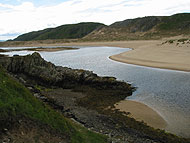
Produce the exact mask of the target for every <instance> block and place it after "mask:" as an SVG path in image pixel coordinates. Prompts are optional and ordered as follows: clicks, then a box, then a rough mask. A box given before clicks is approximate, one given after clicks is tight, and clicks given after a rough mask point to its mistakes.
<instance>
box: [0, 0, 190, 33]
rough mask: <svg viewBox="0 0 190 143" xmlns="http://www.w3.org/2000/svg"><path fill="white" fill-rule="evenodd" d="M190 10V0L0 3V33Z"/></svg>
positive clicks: (109, 22) (107, 22) (104, 21)
mask: <svg viewBox="0 0 190 143" xmlns="http://www.w3.org/2000/svg"><path fill="white" fill-rule="evenodd" d="M180 12H190V1H189V0H106V1H102V0H69V1H66V2H62V3H60V4H57V5H54V6H40V7H36V6H35V5H34V4H33V3H31V2H24V3H22V4H21V5H17V6H14V5H8V4H1V3H0V19H1V22H0V29H1V30H0V35H2V34H6V33H9V34H10V33H25V32H29V31H34V30H40V29H44V28H47V27H51V26H58V25H62V24H69V23H78V22H87V21H92V22H102V23H105V24H111V23H113V22H115V21H120V20H124V19H128V18H135V17H142V16H150V15H171V14H175V13H180Z"/></svg>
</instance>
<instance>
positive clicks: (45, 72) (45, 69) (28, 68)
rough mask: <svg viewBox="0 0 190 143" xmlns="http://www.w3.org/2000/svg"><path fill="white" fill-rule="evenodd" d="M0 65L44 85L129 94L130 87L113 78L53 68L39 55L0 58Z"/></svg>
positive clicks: (84, 71)
mask: <svg viewBox="0 0 190 143" xmlns="http://www.w3.org/2000/svg"><path fill="white" fill-rule="evenodd" d="M0 65H2V66H3V67H4V68H5V69H6V70H7V71H9V72H12V73H15V74H24V75H27V76H29V77H32V78H34V79H35V80H38V81H39V82H42V83H45V84H46V85H47V84H48V85H51V86H53V85H56V86H57V85H58V86H60V87H63V88H71V87H73V86H75V85H90V86H93V87H96V88H99V89H107V88H112V89H116V88H117V89H122V90H126V92H131V86H130V85H129V84H127V83H125V82H121V81H117V80H116V78H114V77H99V76H97V74H94V73H93V72H92V71H87V70H81V69H71V68H67V67H60V66H55V65H54V64H52V63H50V62H47V61H45V60H44V59H43V58H42V57H41V56H40V54H39V53H37V52H35V53H33V54H32V55H27V56H13V57H6V58H5V57H4V58H0Z"/></svg>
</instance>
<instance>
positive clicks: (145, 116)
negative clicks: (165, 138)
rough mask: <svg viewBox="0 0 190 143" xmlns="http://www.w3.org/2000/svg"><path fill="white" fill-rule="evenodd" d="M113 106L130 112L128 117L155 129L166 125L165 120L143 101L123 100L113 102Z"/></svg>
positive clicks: (163, 127)
mask: <svg viewBox="0 0 190 143" xmlns="http://www.w3.org/2000/svg"><path fill="white" fill-rule="evenodd" d="M115 108H116V109H119V110H120V111H124V112H126V113H127V112H130V114H129V115H128V116H129V117H132V118H134V119H135V120H137V121H143V122H145V123H146V124H147V125H149V126H151V127H154V128H156V129H157V128H158V129H165V128H166V126H167V123H166V121H165V120H164V119H163V118H162V117H161V116H160V115H159V114H158V113H157V112H156V111H154V110H153V109H152V108H150V107H148V106H147V105H145V104H143V103H140V102H136V101H132V100H124V101H121V102H119V103H117V104H115Z"/></svg>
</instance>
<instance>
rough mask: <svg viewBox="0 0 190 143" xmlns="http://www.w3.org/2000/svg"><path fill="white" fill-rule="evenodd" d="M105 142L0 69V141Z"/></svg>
mask: <svg viewBox="0 0 190 143" xmlns="http://www.w3.org/2000/svg"><path fill="white" fill-rule="evenodd" d="M6 140H9V141H13V140H14V142H26V141H27V140H28V141H27V142H47V143H49V142H58V141H59V142H61V141H63V142H73V143H75V142H76V143H77V142H79V143H81V142H84V143H85V142H90V143H91V142H92V143H101V142H102V143H103V142H106V137H104V136H102V135H99V134H96V133H93V132H91V131H88V130H87V129H85V128H83V127H81V126H79V125H77V124H76V123H73V122H72V121H71V120H69V119H66V118H65V117H63V115H62V114H61V113H59V112H56V111H55V110H53V109H51V108H50V107H49V106H48V105H45V104H44V103H42V102H41V101H39V100H38V99H36V98H35V97H34V96H33V95H32V94H31V93H30V92H29V90H28V89H27V88H25V87H24V86H23V85H21V84H20V83H18V82H17V81H16V80H15V79H13V78H12V77H10V76H9V75H8V74H7V73H6V72H5V71H4V70H3V69H2V68H0V142H1V141H2V142H3V141H6Z"/></svg>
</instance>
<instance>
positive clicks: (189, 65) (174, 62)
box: [6, 36, 190, 72]
mask: <svg viewBox="0 0 190 143" xmlns="http://www.w3.org/2000/svg"><path fill="white" fill-rule="evenodd" d="M181 38H184V37H183V36H178V37H171V38H167V39H161V40H133V41H106V42H103V41H101V42H70V43H38V42H39V41H32V42H31V41H30V42H23V43H21V44H18V45H16V43H15V44H14V43H12V45H9V44H7V46H6V47H13V46H15V47H45V46H91V47H94V46H108V47H120V48H130V49H132V50H130V51H127V52H124V53H120V54H117V55H112V56H110V57H109V58H110V59H112V60H115V61H118V62H123V63H127V64H134V65H140V66H146V67H153V68H160V69H169V70H177V71H185V72H190V41H186V42H185V43H184V42H181V43H180V42H178V40H175V41H174V42H173V43H169V42H168V41H170V40H171V39H181ZM171 41H172V40H171Z"/></svg>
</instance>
